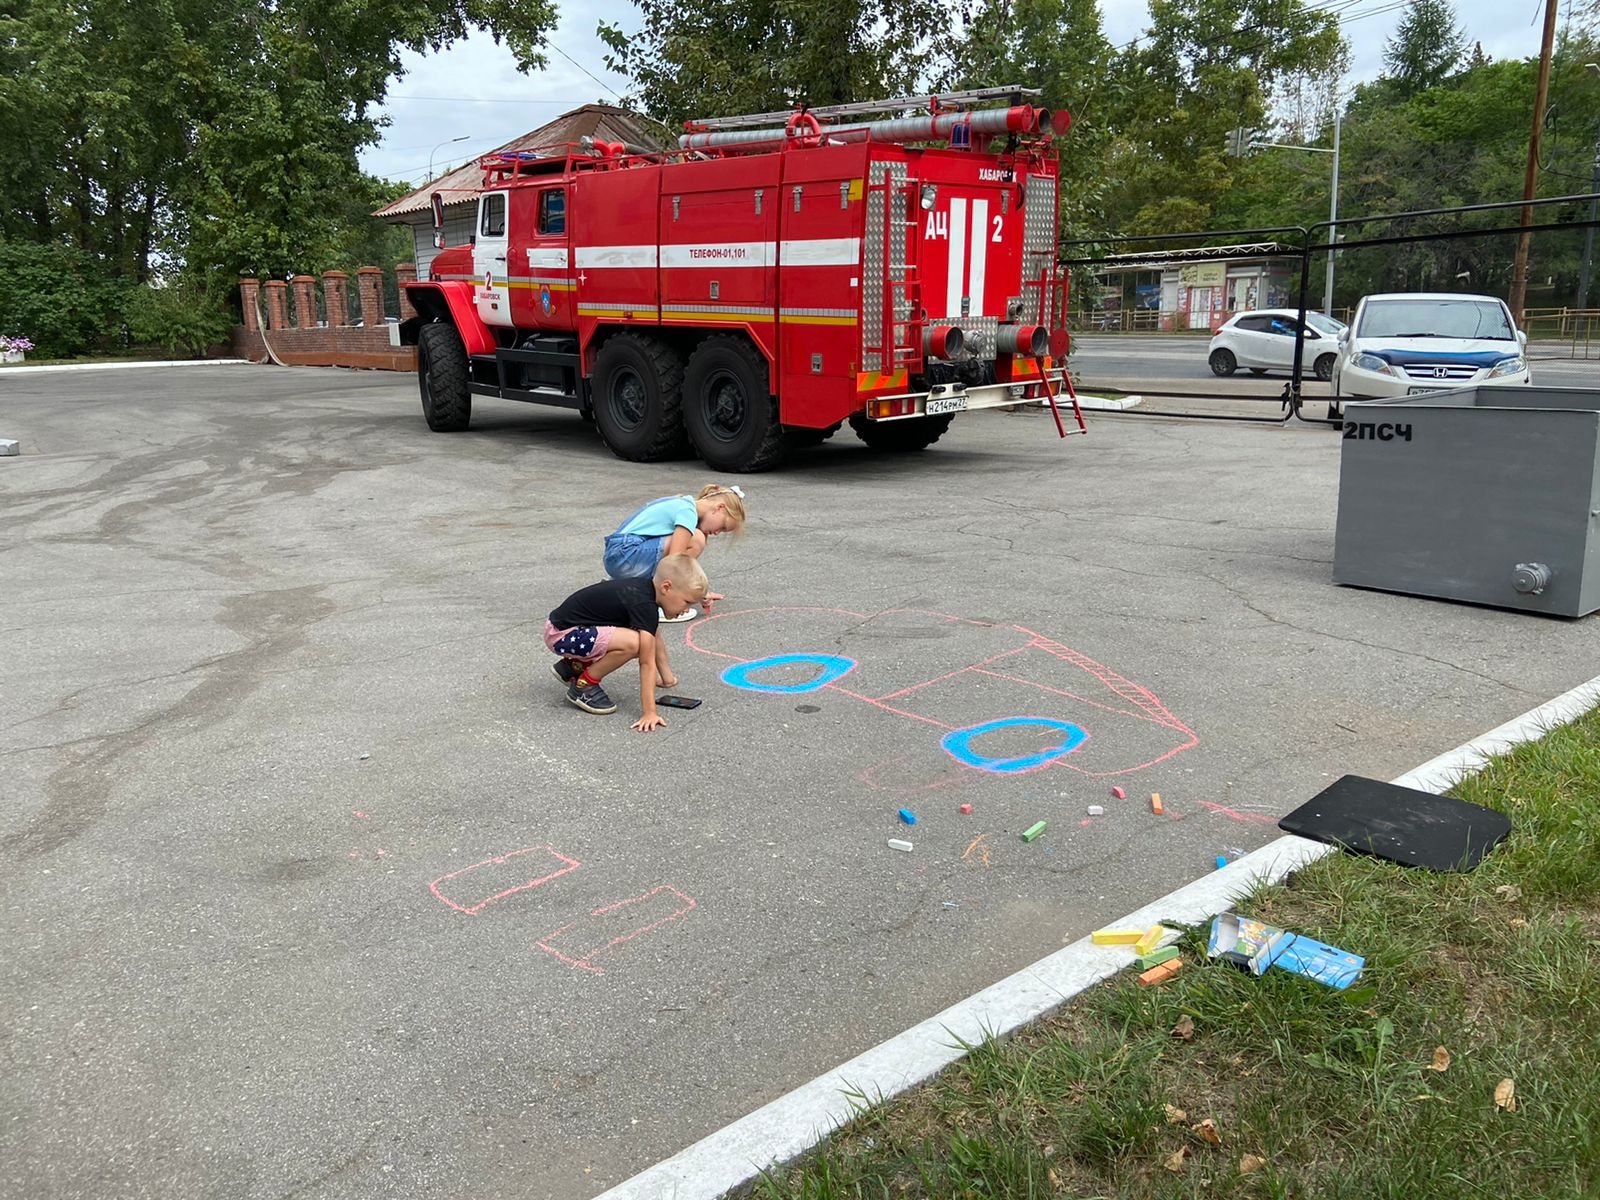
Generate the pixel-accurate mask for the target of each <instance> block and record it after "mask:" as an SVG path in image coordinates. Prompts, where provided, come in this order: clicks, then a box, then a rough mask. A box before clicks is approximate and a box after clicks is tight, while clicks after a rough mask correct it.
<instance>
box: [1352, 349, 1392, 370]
mask: <svg viewBox="0 0 1600 1200" xmlns="http://www.w3.org/2000/svg"><path fill="white" fill-rule="evenodd" d="M1350 365H1351V366H1352V367H1359V368H1360V369H1361V370H1363V371H1376V372H1377V373H1378V374H1379V375H1393V374H1394V372H1393V371H1391V370H1390V369H1389V364H1388V363H1386V362H1384V360H1383V359H1381V358H1379V357H1378V356H1377V355H1376V354H1367V353H1365V352H1363V353H1361V354H1358V355H1356V356H1355V357H1354V358H1352V359H1351V360H1350Z"/></svg>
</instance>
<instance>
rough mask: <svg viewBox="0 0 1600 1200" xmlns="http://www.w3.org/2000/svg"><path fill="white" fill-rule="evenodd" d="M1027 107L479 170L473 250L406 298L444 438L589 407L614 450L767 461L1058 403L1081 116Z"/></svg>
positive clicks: (460, 252)
mask: <svg viewBox="0 0 1600 1200" xmlns="http://www.w3.org/2000/svg"><path fill="white" fill-rule="evenodd" d="M1022 95H1023V89H1017V88H1003V89H982V90H980V91H976V92H968V93H961V94H959V95H957V96H951V97H942V98H934V97H920V98H901V99H899V100H894V101H885V102H882V103H880V104H870V105H859V106H857V105H842V106H836V107H834V108H829V109H812V110H800V111H797V112H794V113H775V114H770V113H769V114H757V115H755V116H751V117H743V118H718V119H714V120H708V121H699V122H689V123H688V129H689V132H688V133H687V134H685V135H684V137H682V138H680V139H679V141H680V144H679V148H678V149H677V150H676V151H673V152H668V153H665V154H660V153H655V154H646V153H641V152H635V150H634V149H632V148H629V147H626V146H622V145H618V144H614V143H602V142H589V143H585V144H580V145H571V146H563V147H554V148H548V149H545V150H539V151H517V152H512V153H501V154H496V155H490V156H488V157H486V158H484V159H483V160H482V162H481V165H482V167H483V169H484V190H483V191H482V193H481V194H480V196H479V198H478V212H477V223H476V232H475V235H474V237H473V238H472V240H471V242H470V244H468V245H465V246H454V247H449V248H446V249H444V250H442V252H441V253H440V254H439V255H438V256H437V257H436V258H435V259H434V261H433V265H432V268H431V271H430V275H429V278H427V279H425V280H419V281H417V282H416V283H414V284H410V285H408V288H407V291H408V295H409V297H410V299H411V302H412V305H413V306H414V307H415V309H416V310H417V313H418V317H417V319H416V320H414V321H411V322H407V324H406V325H405V326H404V327H403V328H402V337H403V338H405V339H406V340H408V341H414V342H415V344H416V345H417V347H418V376H419V384H420V390H421V396H422V408H423V413H424V416H425V417H426V419H427V422H428V425H429V427H430V428H432V429H435V430H440V431H450V430H460V429H465V428H466V427H467V425H468V423H469V422H470V419H471V406H472V397H473V396H475V395H476V396H494V397H499V398H504V399H513V400H528V401H534V402H538V403H546V404H556V405H562V406H566V407H570V408H574V409H577V410H578V411H580V412H581V413H583V414H584V415H585V416H586V417H589V418H591V419H592V420H593V421H594V423H595V425H596V426H597V427H598V428H599V431H600V434H601V437H602V438H603V439H604V440H605V442H606V444H607V445H608V446H609V447H610V448H611V449H612V451H613V452H615V453H616V454H617V455H619V456H620V457H622V458H625V459H631V460H635V461H653V460H658V459H665V458H671V457H679V456H682V455H683V454H685V453H686V452H688V451H690V450H693V452H695V453H697V454H698V455H699V456H700V457H701V458H703V459H704V460H705V461H706V462H707V463H709V464H710V465H711V466H713V467H715V468H717V469H719V470H728V471H753V470H761V469H764V468H768V467H771V466H774V465H775V464H777V463H778V462H779V461H781V459H782V457H783V455H784V453H785V451H786V450H787V449H789V448H791V447H794V446H797V445H803V444H807V443H815V442H820V441H821V440H823V439H825V438H826V437H828V436H830V435H831V434H832V433H833V432H834V431H835V430H837V429H839V428H840V426H841V425H842V424H844V423H845V422H849V424H850V425H851V428H852V429H853V430H854V431H855V433H856V434H857V436H859V437H860V438H861V439H862V440H863V441H865V442H866V443H867V444H868V445H870V446H873V447H877V448H881V449H885V450H919V449H922V448H924V447H926V446H928V445H930V444H932V443H933V442H934V441H936V440H937V439H938V438H939V437H940V435H941V434H943V433H944V432H945V430H946V429H947V428H948V427H949V425H950V423H951V420H952V419H953V417H954V416H955V415H956V414H957V413H960V412H963V411H967V410H971V409H979V408H988V407H995V406H998V405H1002V404H1011V403H1016V402H1018V401H1020V400H1023V399H1025V398H1029V397H1034V396H1041V397H1042V396H1045V395H1049V396H1050V397H1051V398H1052V399H1053V397H1054V394H1055V390H1056V389H1057V388H1058V387H1059V386H1060V385H1061V383H1062V382H1063V377H1064V371H1063V364H1064V362H1065V356H1066V350H1067V339H1066V334H1065V332H1064V330H1063V329H1062V326H1063V325H1064V319H1063V314H1064V312H1065V283H1064V280H1063V279H1062V278H1061V277H1059V276H1058V274H1057V269H1056V265H1055V260H1056V232H1057V196H1056V179H1057V175H1056V157H1055V148H1054V137H1055V136H1056V135H1057V134H1059V133H1060V132H1063V131H1064V130H1065V129H1066V127H1067V120H1066V116H1065V114H1064V113H1056V114H1052V113H1051V112H1050V111H1049V110H1047V109H1042V108H1036V107H1034V106H1032V105H1029V104H1024V103H1021V102H1020V101H1021V98H1022ZM997 98H1007V99H1009V100H1010V101H1012V103H1010V104H1008V105H1006V106H1005V107H999V108H981V107H974V106H976V105H980V104H983V103H985V102H990V101H993V100H995V99H997ZM913 107H920V108H921V109H922V110H923V111H921V112H920V113H919V114H918V115H916V116H912V117H902V118H900V119H891V120H880V121H860V122H857V121H852V120H851V119H850V118H852V117H855V116H858V115H860V114H861V113H863V112H883V111H896V110H898V111H902V112H903V111H905V110H906V109H908V108H913ZM922 143H938V144H922ZM991 143H992V144H991ZM980 147H981V148H980ZM434 209H435V221H436V225H437V226H439V227H440V228H441V229H442V206H441V204H440V202H439V198H438V197H437V196H435V198H434ZM438 236H439V240H441V243H442V234H441V235H438Z"/></svg>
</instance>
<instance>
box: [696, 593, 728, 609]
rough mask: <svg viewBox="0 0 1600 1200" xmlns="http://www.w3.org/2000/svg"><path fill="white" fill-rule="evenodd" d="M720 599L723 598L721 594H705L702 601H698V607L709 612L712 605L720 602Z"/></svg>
mask: <svg viewBox="0 0 1600 1200" xmlns="http://www.w3.org/2000/svg"><path fill="white" fill-rule="evenodd" d="M722 598H723V597H722V593H721V592H707V593H706V598H705V599H704V600H702V601H700V607H701V608H703V609H705V610H706V612H710V611H711V606H712V605H713V604H715V603H716V602H717V601H718V600H721V599H722Z"/></svg>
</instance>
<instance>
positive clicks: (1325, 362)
mask: <svg viewBox="0 0 1600 1200" xmlns="http://www.w3.org/2000/svg"><path fill="white" fill-rule="evenodd" d="M1317 378H1318V379H1320V380H1322V382H1323V383H1327V382H1328V380H1330V379H1332V378H1333V355H1331V354H1324V355H1323V356H1322V357H1320V358H1319V359H1317Z"/></svg>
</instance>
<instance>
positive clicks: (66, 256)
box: [0, 241, 122, 358]
mask: <svg viewBox="0 0 1600 1200" xmlns="http://www.w3.org/2000/svg"><path fill="white" fill-rule="evenodd" d="M121 294H122V287H121V285H120V284H118V283H117V282H115V281H114V280H108V279H107V278H105V276H104V274H103V272H102V271H101V268H100V265H99V263H98V262H97V261H96V260H95V258H94V257H93V256H92V255H89V254H86V253H85V252H84V251H82V250H79V249H77V248H76V247H73V246H69V245H66V244H64V243H60V242H57V243H53V244H49V245H38V244H33V243H29V242H13V241H0V333H4V334H6V335H8V336H18V335H20V336H25V337H28V338H31V339H32V340H33V343H34V353H35V354H36V355H37V356H38V357H39V358H70V357H72V356H74V355H78V354H82V353H83V352H84V351H86V350H88V349H89V348H90V347H92V346H93V345H95V344H96V343H97V342H98V341H99V340H101V339H102V338H104V337H106V336H108V335H109V334H110V333H112V331H114V330H115V329H116V328H117V320H116V311H117V308H118V306H119V303H120V300H121Z"/></svg>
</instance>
